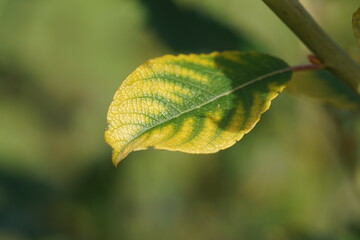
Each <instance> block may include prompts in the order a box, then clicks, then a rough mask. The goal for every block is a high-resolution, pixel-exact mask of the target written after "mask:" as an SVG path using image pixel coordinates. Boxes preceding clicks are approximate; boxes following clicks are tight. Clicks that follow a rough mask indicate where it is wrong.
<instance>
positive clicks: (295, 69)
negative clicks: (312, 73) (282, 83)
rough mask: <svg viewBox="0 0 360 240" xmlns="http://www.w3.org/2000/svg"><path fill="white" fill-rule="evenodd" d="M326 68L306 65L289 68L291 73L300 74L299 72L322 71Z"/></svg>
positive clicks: (319, 65) (318, 65) (321, 65)
mask: <svg viewBox="0 0 360 240" xmlns="http://www.w3.org/2000/svg"><path fill="white" fill-rule="evenodd" d="M325 67H326V66H325V65H324V64H306V65H298V66H293V67H291V70H292V71H293V72H300V71H308V70H319V69H323V68H325Z"/></svg>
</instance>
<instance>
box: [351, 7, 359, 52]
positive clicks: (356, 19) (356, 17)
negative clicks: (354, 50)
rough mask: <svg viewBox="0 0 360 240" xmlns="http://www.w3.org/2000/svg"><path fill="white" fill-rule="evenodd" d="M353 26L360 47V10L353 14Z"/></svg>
mask: <svg viewBox="0 0 360 240" xmlns="http://www.w3.org/2000/svg"><path fill="white" fill-rule="evenodd" d="M352 25H353V32H354V35H355V38H356V40H357V42H358V44H359V46H360V8H358V10H356V11H355V12H354V13H353V19H352Z"/></svg>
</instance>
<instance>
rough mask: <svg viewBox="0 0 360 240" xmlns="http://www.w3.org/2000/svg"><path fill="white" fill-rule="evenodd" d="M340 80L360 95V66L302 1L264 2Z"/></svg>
mask: <svg viewBox="0 0 360 240" xmlns="http://www.w3.org/2000/svg"><path fill="white" fill-rule="evenodd" d="M263 2H264V3H265V4H266V5H268V7H269V8H270V9H271V10H272V11H273V12H274V13H275V14H276V15H278V17H279V18H280V19H281V20H282V21H283V22H284V23H285V24H286V25H287V26H288V27H289V28H290V29H291V30H292V31H293V32H294V33H295V34H296V35H297V36H298V37H299V39H300V40H301V41H302V42H303V43H304V44H305V45H306V46H307V47H308V48H309V49H310V50H311V51H312V52H313V53H314V54H315V55H316V57H318V58H319V59H320V60H321V61H322V62H323V63H324V64H325V65H326V67H327V68H328V70H329V71H331V72H332V73H333V74H334V75H336V76H337V77H338V78H339V79H341V80H342V81H344V82H345V83H346V84H347V85H348V86H349V87H350V88H351V89H353V90H354V91H355V92H357V93H360V84H359V83H360V65H359V64H357V63H356V62H355V61H354V60H353V59H352V58H351V57H350V56H349V55H348V54H347V53H346V52H345V51H344V50H343V49H342V48H340V47H339V46H338V45H337V44H336V43H335V42H334V41H333V40H332V39H331V38H330V37H329V36H328V35H327V34H326V33H325V32H324V30H323V29H322V28H321V27H320V26H319V25H318V24H317V23H316V22H315V20H314V19H313V18H312V17H311V15H310V14H309V13H308V12H307V11H306V9H305V8H304V7H303V6H302V5H301V3H300V2H299V0H263Z"/></svg>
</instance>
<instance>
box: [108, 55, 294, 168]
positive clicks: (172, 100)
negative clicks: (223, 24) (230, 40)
mask: <svg viewBox="0 0 360 240" xmlns="http://www.w3.org/2000/svg"><path fill="white" fill-rule="evenodd" d="M290 77H291V69H290V68H289V67H288V66H287V64H286V63H284V62H283V61H282V60H280V59H277V58H274V57H271V56H268V55H264V54H259V53H241V52H237V51H228V52H222V53H219V52H214V53H211V54H200V55H194V54H190V55H179V56H172V55H166V56H163V57H160V58H155V59H151V60H149V61H147V62H145V63H144V64H142V65H141V66H140V67H138V68H137V69H136V70H135V71H134V72H133V73H131V74H130V75H129V76H128V78H127V79H126V80H125V81H124V82H123V83H122V85H121V86H120V88H119V89H118V90H117V92H116V94H115V96H114V100H113V102H112V103H111V105H110V108H109V111H108V116H107V120H108V124H109V126H108V128H107V130H106V131H105V140H106V142H107V143H108V144H109V145H110V146H111V147H112V148H113V163H114V164H115V165H117V164H118V163H119V162H120V161H121V160H122V159H124V158H125V157H126V156H127V155H128V154H129V153H130V152H132V151H137V150H143V149H146V148H148V147H154V148H156V149H167V150H173V151H183V152H187V153H214V152H217V151H219V150H221V149H225V148H228V147H230V146H232V145H233V144H234V143H235V142H236V141H238V140H240V139H241V138H242V136H243V135H244V134H246V133H248V132H249V131H250V130H251V129H252V128H253V127H254V126H255V124H256V123H257V122H258V121H259V119H260V115H261V114H262V113H263V112H265V111H266V110H267V109H268V108H269V106H270V102H271V100H272V99H273V98H275V97H276V96H277V95H278V93H279V92H281V91H282V90H283V89H284V87H285V83H286V82H287V81H288V80H289V79H290Z"/></svg>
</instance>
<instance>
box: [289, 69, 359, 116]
mask: <svg viewBox="0 0 360 240" xmlns="http://www.w3.org/2000/svg"><path fill="white" fill-rule="evenodd" d="M287 90H288V91H290V92H291V93H294V94H298V95H305V96H307V97H310V98H312V99H314V100H318V101H319V102H321V103H325V104H329V105H332V106H334V107H337V108H344V109H349V110H356V109H360V95H359V94H357V93H356V92H354V91H353V90H352V89H351V88H350V87H349V86H347V85H346V84H345V83H343V82H342V81H340V80H339V79H338V78H337V77H335V76H334V75H332V74H331V73H330V72H329V71H326V70H318V71H311V72H309V71H307V72H298V73H297V74H295V75H294V77H293V79H292V80H291V81H290V82H289V84H288V86H287Z"/></svg>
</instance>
